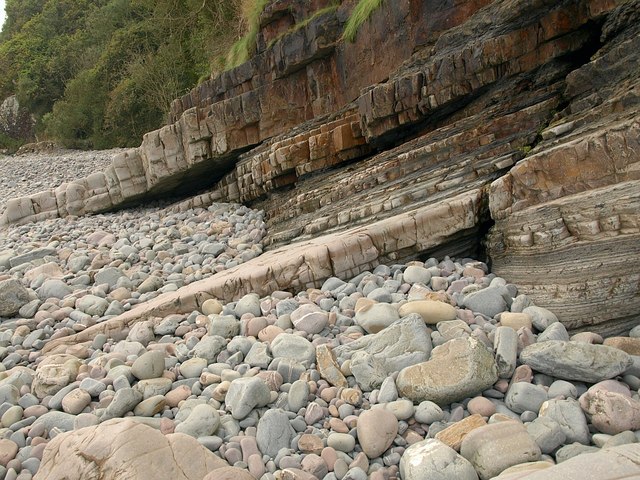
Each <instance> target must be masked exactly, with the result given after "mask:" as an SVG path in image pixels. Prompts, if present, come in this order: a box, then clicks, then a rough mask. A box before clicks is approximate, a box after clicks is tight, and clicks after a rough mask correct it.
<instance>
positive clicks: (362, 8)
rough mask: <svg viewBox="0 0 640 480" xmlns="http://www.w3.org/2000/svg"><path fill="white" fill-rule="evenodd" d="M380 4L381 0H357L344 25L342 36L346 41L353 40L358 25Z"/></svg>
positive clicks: (358, 27)
mask: <svg viewBox="0 0 640 480" xmlns="http://www.w3.org/2000/svg"><path fill="white" fill-rule="evenodd" d="M380 5H382V0H359V1H358V3H357V4H356V6H355V7H354V8H353V11H352V12H351V15H350V16H349V19H348V20H347V23H346V25H345V26H344V32H343V34H342V36H343V38H344V39H345V40H346V41H348V42H355V40H356V36H357V35H358V30H359V29H360V26H361V25H362V24H363V23H364V22H365V21H367V19H368V18H369V17H370V16H371V14H372V13H373V12H374V11H376V10H377V9H378V8H379V7H380Z"/></svg>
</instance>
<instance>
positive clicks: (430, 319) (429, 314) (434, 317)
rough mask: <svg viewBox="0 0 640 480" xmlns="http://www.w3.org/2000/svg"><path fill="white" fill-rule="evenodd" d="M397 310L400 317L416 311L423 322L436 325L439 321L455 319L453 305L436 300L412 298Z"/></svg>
mask: <svg viewBox="0 0 640 480" xmlns="http://www.w3.org/2000/svg"><path fill="white" fill-rule="evenodd" d="M398 312H399V313H400V316H401V317H405V316H407V315H409V314H410V313H417V314H418V315H420V316H421V317H422V318H423V320H424V322H425V323H426V324H429V325H436V324H437V323H439V322H445V321H448V320H455V319H456V309H455V307H453V306H451V305H449V304H448V303H444V302H440V301H438V300H414V301H410V302H407V303H405V304H403V305H402V306H401V307H400V308H399V310H398Z"/></svg>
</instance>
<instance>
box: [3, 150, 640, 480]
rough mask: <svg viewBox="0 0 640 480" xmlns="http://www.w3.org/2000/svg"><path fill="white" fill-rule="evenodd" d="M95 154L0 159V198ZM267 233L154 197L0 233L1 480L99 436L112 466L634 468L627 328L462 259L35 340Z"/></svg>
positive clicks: (328, 476) (182, 470) (412, 474)
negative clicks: (619, 329) (568, 318)
mask: <svg viewBox="0 0 640 480" xmlns="http://www.w3.org/2000/svg"><path fill="white" fill-rule="evenodd" d="M111 155H112V152H111V153H109V152H61V153H59V154H37V155H33V156H29V157H3V158H0V212H1V211H2V210H3V209H4V203H5V202H6V200H7V199H9V198H13V197H15V196H20V195H28V194H31V193H35V192H37V191H40V190H43V189H45V188H52V187H56V186H57V185H59V184H60V183H61V182H64V181H70V180H72V179H74V178H78V177H80V176H83V175H86V174H87V173H91V172H93V171H96V170H97V169H102V168H104V167H105V166H106V165H108V163H109V160H110V158H111ZM266 234H267V231H266V226H265V218H264V213H263V212H261V211H255V210H252V209H251V208H248V207H246V206H243V205H238V204H223V203H216V204H212V205H211V206H208V207H207V208H192V209H182V208H175V205H174V204H173V203H171V202H169V201H167V202H164V203H162V202H158V203H155V204H153V205H145V206H140V207H136V208H132V209H128V210H123V211H119V212H115V213H105V214H100V215H93V216H86V217H65V218H62V219H55V220H47V221H43V222H40V223H37V224H28V225H24V226H19V227H11V228H8V229H5V230H3V231H0V317H1V323H0V360H1V362H0V479H12V480H13V479H21V480H27V479H31V478H36V479H54V478H67V477H65V475H68V474H69V471H74V468H76V467H77V468H80V467H78V465H84V464H82V463H74V461H75V460H73V459H71V460H68V462H69V463H67V460H65V461H60V458H59V456H60V455H64V458H65V459H68V458H71V457H72V456H73V455H77V456H78V458H80V457H82V458H89V457H91V458H98V457H99V455H100V454H99V453H95V452H98V450H99V449H98V447H97V446H96V445H102V444H101V443H100V442H103V443H104V442H105V441H106V440H105V439H108V447H105V446H104V445H103V447H102V450H100V451H105V452H107V453H105V454H104V455H105V457H104V458H102V459H99V458H98V460H95V464H100V465H101V467H100V468H105V469H107V470H108V469H109V468H112V467H108V465H112V466H113V468H114V469H115V468H116V467H115V465H122V464H127V465H129V468H130V470H128V471H127V472H128V475H133V476H129V477H127V478H185V479H191V478H198V479H202V478H204V479H207V480H213V479H222V480H225V479H227V478H229V479H231V478H233V479H234V480H238V479H240V480H244V479H247V480H250V479H260V480H274V479H282V480H288V479H296V480H312V479H318V480H367V479H370V480H393V479H401V480H422V479H431V478H434V479H452V480H453V479H465V480H466V479H469V480H473V479H482V480H486V479H491V478H498V479H501V480H509V479H514V480H515V479H519V478H527V479H529V478H530V479H534V480H535V479H536V478H550V479H555V478H558V479H560V478H562V479H563V480H564V479H566V478H568V477H567V471H568V472H582V473H581V477H580V478H618V477H620V478H622V477H621V475H630V476H628V477H624V478H633V476H632V475H633V465H631V466H630V464H629V463H628V462H627V463H625V462H624V461H621V460H619V457H624V456H625V455H627V454H626V453H624V452H626V450H624V449H625V448H629V446H630V445H632V444H635V443H637V442H638V440H640V398H639V396H638V389H639V388H640V327H636V328H634V329H632V330H631V332H629V333H628V335H625V336H618V337H611V338H602V337H601V336H600V335H598V334H597V333H594V332H588V331H585V332H581V333H577V334H570V333H569V332H567V330H566V329H565V327H564V326H563V324H562V323H561V322H559V321H558V318H557V317H556V315H555V314H554V313H553V312H551V311H549V310H547V309H545V308H543V307H540V306H536V305H535V304H534V302H533V301H532V300H531V299H530V298H529V297H527V295H525V294H522V293H521V292H519V291H518V286H517V285H513V284H511V283H509V279H505V278H501V277H498V276H496V275H495V274H493V273H491V272H490V270H489V267H488V265H487V264H486V263H484V262H482V261H479V260H477V259H471V258H449V257H444V258H428V259H423V260H416V261H413V262H409V263H407V264H390V265H379V266H378V267H376V268H375V269H373V270H372V271H369V272H364V273H362V274H360V275H358V276H356V277H355V278H349V279H347V278H345V279H339V278H329V279H328V280H326V281H325V282H324V284H323V285H319V286H318V288H316V289H308V290H305V291H299V292H284V291H274V292H272V293H271V294H270V295H268V296H264V297H259V296H258V295H257V294H248V295H245V296H244V297H242V298H240V299H238V301H236V302H230V303H224V302H222V301H220V300H216V299H210V300H207V301H206V302H204V303H203V304H202V307H201V309H200V310H195V311H193V312H191V313H189V314H177V313H176V314H169V315H167V316H165V317H163V318H157V319H153V320H147V321H142V322H138V323H136V324H134V325H133V326H132V327H131V328H130V329H129V330H126V331H119V332H114V333H113V334H111V335H107V334H99V335H97V336H96V337H95V338H94V339H93V341H92V342H90V343H89V344H79V345H77V346H75V347H73V348H69V349H68V350H67V353H64V354H61V353H56V354H48V353H43V352H42V349H43V348H44V347H45V345H46V344H47V342H48V341H49V340H51V339H55V338H60V337H64V336H70V335H73V334H75V333H78V332H81V331H83V330H84V329H87V328H89V327H91V326H92V325H95V324H97V323H100V322H105V321H108V320H109V319H111V318H114V317H116V316H118V315H120V314H122V313H123V312H126V311H128V310H130V309H132V308H135V306H136V305H138V304H141V303H144V302H147V301H149V300H151V299H153V298H155V297H157V296H158V295H161V294H163V293H165V292H171V291H176V290H178V289H179V288H180V287H183V286H185V285H189V284H192V283H194V282H197V281H199V280H202V279H205V278H207V277H210V276H212V275H215V274H216V273H218V272H221V271H223V270H227V269H230V268H233V267H235V266H237V265H239V264H241V263H245V262H248V261H251V259H253V258H255V257H257V256H259V255H260V254H261V253H262V251H263V244H262V241H263V239H264V238H265V236H266ZM163 442H166V445H165V443H163ZM149 445H151V447H149ZM160 446H162V448H170V449H172V451H173V452H174V454H173V455H166V454H163V455H160V456H159V457H158V458H157V459H156V460H154V461H153V462H151V461H150V462H142V461H141V460H140V459H141V458H146V457H145V455H155V452H157V451H159V450H162V449H161V448H160ZM92 449H93V450H92ZM92 452H93V453H92ZM176 452H181V453H180V455H178V454H177V453H176ZM620 452H623V453H620ZM635 452H636V455H638V453H637V450H635ZM592 454H595V456H594V455H592ZM96 455H97V457H96ZM176 457H179V458H178V459H176ZM76 462H80V460H77V461H76ZM180 462H182V463H180ZM151 463H153V464H154V466H153V468H157V469H158V472H161V473H160V474H159V475H160V476H149V475H151V473H149V472H150V471H149V470H145V468H146V469H149V468H151V467H150V466H149V464H151ZM183 464H188V465H189V468H190V469H191V470H188V469H186V467H184V465H183ZM563 464H564V465H565V470H559V469H558V468H559V467H561V466H562V465H563ZM105 465H107V467H105ZM181 465H182V466H181ZM556 465H557V467H556ZM593 465H596V466H593ZM598 465H599V466H600V467H597V466H598ZM636 466H637V464H636ZM597 468H604V469H605V470H606V474H607V475H609V476H608V477H602V476H592V477H589V476H584V472H585V471H587V472H593V474H594V475H596V473H595V472H596V470H595V469H597ZM585 469H586V470H585ZM616 469H618V470H616ZM629 469H631V470H629ZM174 470H175V471H176V472H177V473H175V474H171V475H169V473H168V472H173V471H174ZM187 470H188V471H187ZM145 472H146V473H145ZM162 472H164V473H162ZM629 472H631V473H629ZM96 475H97V474H96ZM136 475H138V476H136ZM145 475H147V476H145ZM154 475H155V474H154ZM180 475H182V476H180ZM536 475H540V476H536ZM597 475H599V474H597ZM615 475H618V477H616V476H615ZM637 475H638V477H637V478H640V470H638V472H637ZM73 478H76V477H73ZM77 478H94V477H91V476H90V475H89V473H86V474H83V475H81V476H79V477H77ZM95 478H102V477H97V476H96V477H95ZM105 478H117V477H108V476H107V477H105Z"/></svg>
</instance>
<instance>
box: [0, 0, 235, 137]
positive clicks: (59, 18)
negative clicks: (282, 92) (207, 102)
mask: <svg viewBox="0 0 640 480" xmlns="http://www.w3.org/2000/svg"><path fill="white" fill-rule="evenodd" d="M6 3H7V5H6V11H7V21H6V23H5V26H4V29H3V31H2V33H1V34H0V101H1V99H3V98H6V97H8V96H9V95H11V94H17V96H18V99H19V101H20V104H21V106H23V107H26V109H27V110H28V111H29V112H31V113H32V114H33V115H34V116H35V118H36V121H37V125H36V131H37V133H38V134H39V135H41V136H46V137H48V138H54V139H57V140H59V141H61V142H62V143H63V144H65V145H67V146H73V147H93V148H104V147H111V146H126V145H137V144H139V143H140V139H141V137H142V135H143V134H144V133H145V132H147V131H149V130H153V129H155V128H158V126H159V125H161V124H162V122H163V120H164V118H165V115H166V112H167V110H168V107H169V104H170V102H171V101H172V100H173V99H174V98H176V97H177V96H179V95H181V94H183V93H184V92H185V91H187V90H188V89H189V88H192V87H193V86H194V85H196V84H197V82H198V80H199V79H201V78H203V77H207V76H208V75H209V74H210V73H211V72H212V71H213V70H215V69H221V68H222V67H223V63H224V61H221V60H220V59H221V58H224V57H225V55H226V53H227V51H228V50H229V48H230V47H231V45H232V44H233V42H234V41H235V40H236V39H237V38H238V37H239V36H241V35H242V33H244V32H243V31H242V29H243V25H242V22H240V21H239V18H240V15H241V11H242V5H241V4H242V3H243V2H238V1H237V0H218V1H215V2H211V1H206V0H205V1H203V0H157V1H156V0H153V1H152V0H7V2H6ZM244 3H246V2H244ZM0 147H1V145H0Z"/></svg>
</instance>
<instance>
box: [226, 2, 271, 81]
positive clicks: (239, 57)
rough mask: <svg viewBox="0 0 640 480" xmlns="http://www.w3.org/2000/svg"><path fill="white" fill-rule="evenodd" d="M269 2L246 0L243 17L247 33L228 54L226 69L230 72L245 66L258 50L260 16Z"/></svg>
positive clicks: (243, 6)
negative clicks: (242, 65) (257, 39)
mask: <svg viewBox="0 0 640 480" xmlns="http://www.w3.org/2000/svg"><path fill="white" fill-rule="evenodd" d="M268 3H269V0H245V1H244V2H243V5H242V17H243V20H244V22H245V25H246V33H245V34H244V36H243V37H242V38H240V39H239V40H238V41H236V42H235V43H234V44H233V45H232V46H231V49H230V50H229V53H228V54H227V58H226V62H225V69H227V70H229V69H232V68H234V67H237V66H238V65H241V64H243V63H244V62H246V61H247V60H249V57H250V56H251V55H252V54H253V52H254V51H255V48H256V38H257V36H258V31H259V30H260V14H261V13H262V11H263V10H264V7H265V6H266V5H267V4H268Z"/></svg>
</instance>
